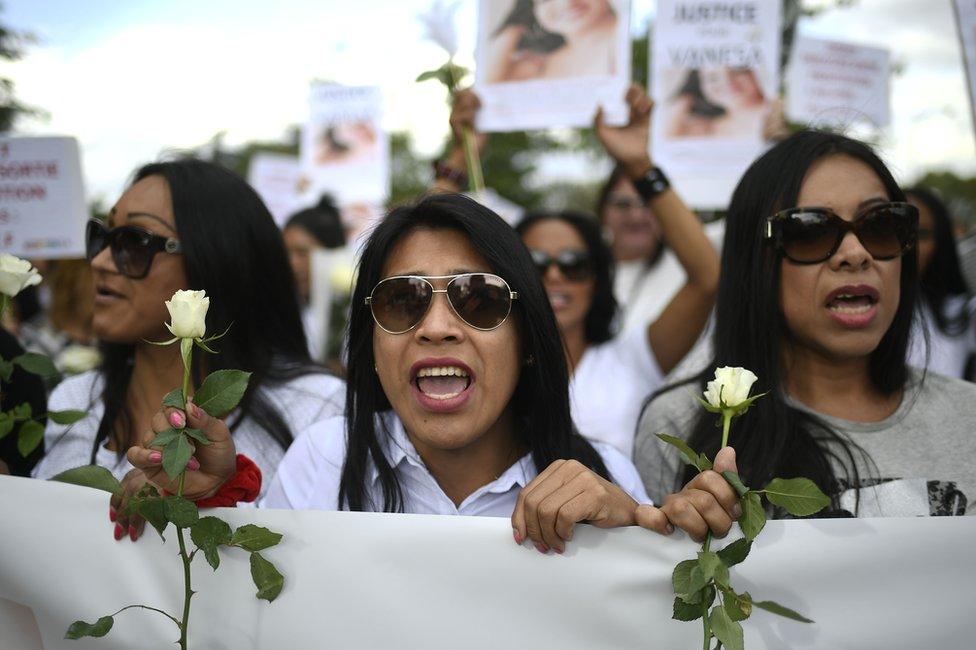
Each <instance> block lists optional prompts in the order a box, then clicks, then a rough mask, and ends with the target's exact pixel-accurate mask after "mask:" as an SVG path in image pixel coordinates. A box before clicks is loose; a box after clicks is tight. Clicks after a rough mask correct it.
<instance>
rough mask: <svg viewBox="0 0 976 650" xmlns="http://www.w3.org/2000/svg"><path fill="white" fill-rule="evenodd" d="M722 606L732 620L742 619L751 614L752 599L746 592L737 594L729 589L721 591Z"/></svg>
mask: <svg viewBox="0 0 976 650" xmlns="http://www.w3.org/2000/svg"><path fill="white" fill-rule="evenodd" d="M722 606H723V607H724V608H725V613H726V614H728V615H729V618H730V619H731V620H733V621H744V620H746V619H747V618H749V616H750V615H751V614H752V600H751V599H750V598H749V595H748V594H737V593H735V592H734V591H733V590H731V589H727V590H723V591H722Z"/></svg>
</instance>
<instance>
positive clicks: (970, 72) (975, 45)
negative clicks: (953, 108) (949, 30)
mask: <svg viewBox="0 0 976 650" xmlns="http://www.w3.org/2000/svg"><path fill="white" fill-rule="evenodd" d="M952 4H953V7H954V8H955V10H956V26H957V28H958V30H959V43H960V45H961V46H962V58H963V64H964V66H965V68H966V81H967V82H968V85H969V110H970V112H971V114H972V116H973V130H974V131H976V0H953V3H952Z"/></svg>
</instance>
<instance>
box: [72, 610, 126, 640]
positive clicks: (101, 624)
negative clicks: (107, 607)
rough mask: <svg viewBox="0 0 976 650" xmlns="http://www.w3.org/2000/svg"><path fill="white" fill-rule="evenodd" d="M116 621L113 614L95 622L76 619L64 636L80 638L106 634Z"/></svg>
mask: <svg viewBox="0 0 976 650" xmlns="http://www.w3.org/2000/svg"><path fill="white" fill-rule="evenodd" d="M114 623H115V619H114V618H112V617H111V616H103V617H101V618H100V619H98V620H97V621H95V622H94V623H86V622H84V621H75V622H74V623H72V624H71V627H69V628H68V631H67V632H66V633H65V635H64V638H66V639H80V638H82V637H86V636H105V635H106V634H108V633H109V630H111V629H112V625H113V624H114Z"/></svg>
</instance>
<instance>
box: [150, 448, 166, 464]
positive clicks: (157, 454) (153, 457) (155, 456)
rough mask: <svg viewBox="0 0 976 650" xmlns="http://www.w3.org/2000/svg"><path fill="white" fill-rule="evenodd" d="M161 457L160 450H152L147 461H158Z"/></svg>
mask: <svg viewBox="0 0 976 650" xmlns="http://www.w3.org/2000/svg"><path fill="white" fill-rule="evenodd" d="M162 459H163V454H162V453H161V452H158V451H154V452H152V453H150V454H149V462H150V463H158V462H159V461H161V460H162Z"/></svg>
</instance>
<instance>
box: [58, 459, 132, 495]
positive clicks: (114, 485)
mask: <svg viewBox="0 0 976 650" xmlns="http://www.w3.org/2000/svg"><path fill="white" fill-rule="evenodd" d="M51 480H52V481H60V482H62V483H71V484H72V485H81V486H83V487H90V488H95V489H96V490H104V491H105V492H109V493H111V494H122V484H121V483H119V480H118V479H117V478H115V477H114V476H112V472H110V471H108V470H107V469H105V468H104V467H101V466H99V465H84V466H82V467H75V468H74V469H68V470H65V471H63V472H61V473H60V474H58V475H57V476H53V477H51Z"/></svg>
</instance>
